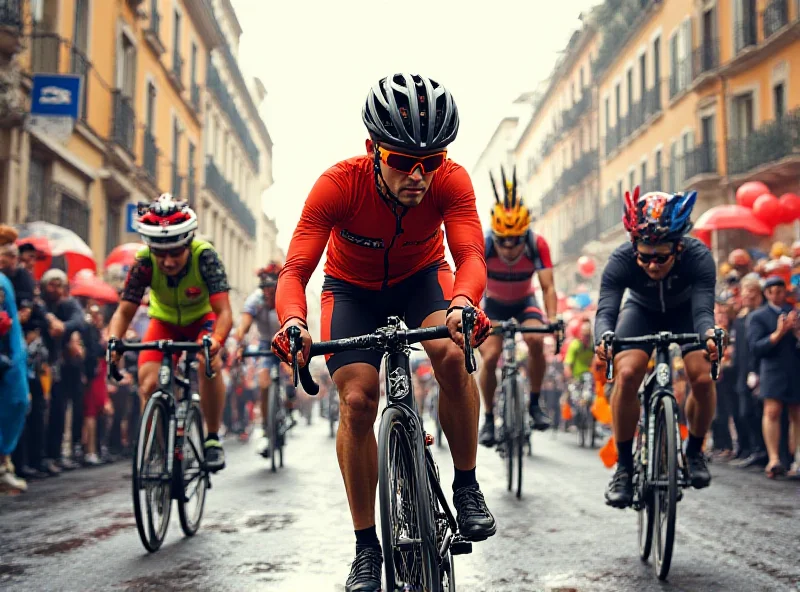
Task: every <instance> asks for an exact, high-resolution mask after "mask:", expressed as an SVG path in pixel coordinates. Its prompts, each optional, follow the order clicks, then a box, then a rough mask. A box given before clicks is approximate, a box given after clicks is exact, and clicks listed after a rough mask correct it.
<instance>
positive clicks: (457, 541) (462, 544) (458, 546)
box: [450, 534, 472, 555]
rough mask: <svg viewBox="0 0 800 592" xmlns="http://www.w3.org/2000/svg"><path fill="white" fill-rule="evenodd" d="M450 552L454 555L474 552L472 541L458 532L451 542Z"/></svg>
mask: <svg viewBox="0 0 800 592" xmlns="http://www.w3.org/2000/svg"><path fill="white" fill-rule="evenodd" d="M450 553H452V554H453V555H469V554H470V553H472V543H471V542H469V541H468V540H466V539H464V538H463V537H462V536H461V535H460V534H457V535H455V536H454V537H453V540H452V541H451V542H450Z"/></svg>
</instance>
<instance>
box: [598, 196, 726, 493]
mask: <svg viewBox="0 0 800 592" xmlns="http://www.w3.org/2000/svg"><path fill="white" fill-rule="evenodd" d="M696 199H697V193H696V192H694V191H691V192H689V193H685V194H684V193H675V194H672V193H663V192H652V193H647V194H645V195H643V196H641V197H639V188H638V187H637V188H636V189H635V190H634V192H633V194H631V193H626V194H625V203H624V212H623V217H622V220H623V223H624V225H625V230H627V231H628V235H629V237H630V240H629V241H627V242H625V243H624V244H622V245H620V246H619V247H618V248H617V249H616V250H615V251H614V253H613V254H612V255H611V257H610V258H609V260H608V264H607V265H606V268H605V269H604V270H603V277H602V281H601V284H600V298H599V301H598V305H597V316H596V319H595V345H596V346H597V347H596V352H597V354H598V356H599V357H600V358H601V359H602V358H604V356H605V351H604V349H603V347H602V344H601V341H602V337H603V334H604V333H606V332H607V331H613V332H614V333H615V334H616V336H617V337H621V338H626V337H637V336H641V335H649V334H652V333H657V332H659V331H671V332H673V333H700V334H701V335H707V336H710V338H709V340H708V342H707V345H708V352H706V351H705V348H703V347H702V346H700V347H686V348H684V350H683V355H684V364H685V368H686V372H687V374H688V376H689V380H690V381H691V383H692V392H691V395H690V397H689V398H688V400H687V404H686V415H687V419H688V423H689V438H688V441H687V446H686V459H687V464H688V469H689V474H690V477H691V483H692V486H693V487H695V488H698V489H699V488H703V487H707V486H708V485H709V483H710V482H711V475H710V474H709V471H708V466H707V465H706V460H705V457H704V456H703V454H702V444H703V440H704V438H705V435H706V432H707V431H708V429H709V427H710V425H711V420H712V419H713V417H714V410H715V408H716V392H715V390H714V384H713V382H712V380H711V378H710V370H711V368H710V361H711V360H715V359H717V356H718V352H717V351H716V346H715V345H714V341H713V339H711V337H713V335H714V286H715V283H716V267H715V265H714V259H713V257H712V256H711V252H710V251H709V249H708V248H707V247H706V246H705V245H704V244H703V243H702V242H700V241H699V240H697V239H695V238H692V237H688V236H686V235H687V234H688V233H689V231H690V230H691V229H692V222H691V214H692V208H693V207H694V204H695V200H696ZM625 290H628V291H629V296H628V299H627V300H626V302H625V305H624V306H623V308H622V310H621V311H620V304H621V303H622V296H623V294H624V292H625ZM610 355H613V356H614V366H615V368H616V380H615V384H614V394H613V396H612V398H611V404H612V411H613V417H614V422H613V429H614V440H615V441H616V444H617V452H618V453H619V459H618V463H617V469H616V472H615V473H614V476H613V478H612V479H611V483H610V484H609V486H608V488H607V489H606V492H605V497H606V503H607V504H608V505H610V506H613V507H616V508H626V507H628V506H630V505H631V502H632V498H633V483H632V476H633V438H634V432H635V431H636V424H637V421H638V420H639V399H638V396H637V395H638V391H639V386H640V385H641V383H642V380H643V378H644V376H645V372H646V371H647V363H648V361H649V360H650V356H651V355H652V348H650V347H647V346H645V345H641V346H638V345H637V346H624V347H620V348H619V351H614V352H611V353H610Z"/></svg>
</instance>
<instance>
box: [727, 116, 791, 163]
mask: <svg viewBox="0 0 800 592" xmlns="http://www.w3.org/2000/svg"><path fill="white" fill-rule="evenodd" d="M791 154H800V109H795V110H794V111H793V112H791V113H789V114H787V115H784V116H783V117H782V118H780V119H779V120H777V121H773V122H770V123H767V124H765V125H762V126H761V127H760V128H759V129H757V130H753V131H752V132H750V134H748V136H747V137H745V138H732V139H730V140H728V174H730V175H739V174H742V173H746V172H748V171H750V170H752V169H754V168H756V167H759V166H763V165H766V164H769V163H771V162H775V161H777V160H780V159H782V158H784V157H786V156H789V155H791Z"/></svg>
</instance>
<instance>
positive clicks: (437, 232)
mask: <svg viewBox="0 0 800 592" xmlns="http://www.w3.org/2000/svg"><path fill="white" fill-rule="evenodd" d="M362 118H363V120H364V123H365V125H366V126H367V129H368V131H369V136H370V137H369V139H367V141H366V149H367V154H366V155H364V156H360V157H355V158H351V159H348V160H345V161H342V162H340V163H338V164H336V165H334V166H333V167H331V168H330V169H328V171H326V172H325V173H323V175H322V176H321V177H320V178H319V180H318V181H317V183H316V184H315V185H314V187H313V188H312V190H311V193H310V194H309V196H308V198H307V200H306V203H305V207H304V209H303V213H302V216H301V218H300V222H299V223H298V225H297V228H296V229H295V232H294V235H293V236H292V241H291V244H290V245H289V252H288V256H287V259H286V263H285V264H284V267H283V270H282V272H281V275H280V278H279V280H278V290H277V309H278V317H279V319H280V322H281V325H282V327H281V331H280V332H279V333H278V335H277V336H276V337H275V339H274V340H273V349H274V350H275V352H276V353H277V354H278V355H279V356H281V357H282V358H283V359H284V360H287V361H288V360H289V353H288V341H289V340H288V338H287V336H286V332H285V331H286V329H287V328H288V327H290V326H293V325H294V326H299V327H300V328H301V330H302V334H303V344H304V349H303V352H302V353H300V354H298V357H300V358H301V359H300V360H299V361H300V363H301V364H304V363H305V360H306V359H307V355H308V351H309V349H308V348H310V346H311V336H310V335H309V334H308V331H307V325H306V299H305V287H306V284H307V283H308V280H309V278H310V276H311V274H312V273H313V271H314V269H315V268H316V267H317V264H318V263H319V260H320V257H321V256H322V252H323V250H324V249H325V247H326V245H327V247H328V257H327V261H326V263H325V282H324V285H323V293H322V330H321V334H322V335H321V336H322V339H323V340H327V339H339V338H343V337H351V336H353V335H358V334H362V333H367V332H372V331H374V330H375V329H376V328H378V327H379V326H383V325H385V324H386V319H387V317H388V316H389V315H397V316H401V317H404V318H405V321H406V323H407V324H408V326H409V327H420V326H421V327H429V326H435V325H442V324H447V326H448V327H449V328H450V333H451V337H452V341H449V340H437V341H429V342H426V343H423V346H424V348H425V350H426V352H427V354H428V357H429V358H430V360H431V363H432V366H433V369H434V372H435V374H436V379H437V380H438V382H439V384H440V387H441V388H440V392H441V397H440V401H441V405H440V411H439V413H440V417H441V423H442V427H443V429H444V432H445V433H446V435H447V439H448V441H449V443H450V449H451V452H452V456H453V463H454V465H455V480H454V483H453V491H454V496H453V497H454V505H455V506H456V508H457V510H458V523H459V528H460V531H461V533H462V534H463V535H464V536H465V537H467V538H469V539H471V540H475V541H477V540H484V539H486V538H488V537H489V536H492V535H493V534H494V533H495V531H496V526H495V520H494V517H493V516H492V514H491V513H490V512H489V510H488V508H487V507H486V503H485V501H484V499H483V495H482V494H481V491H480V488H479V487H478V482H477V480H476V478H475V465H476V454H477V445H478V413H479V401H478V389H477V387H476V384H475V381H474V380H473V378H472V377H470V376H469V375H468V374H467V372H466V370H465V368H464V354H463V353H462V351H461V349H460V346H461V345H462V344H463V337H462V336H461V334H460V333H458V331H457V329H458V326H459V324H460V322H461V309H462V308H463V306H465V305H467V304H477V303H478V302H479V301H480V298H481V295H482V293H483V290H484V288H485V284H486V265H485V263H484V257H483V236H482V232H481V224H480V220H479V218H478V213H477V211H476V208H475V194H474V192H473V189H472V183H471V181H470V179H469V175H468V174H467V172H466V171H465V170H464V169H463V168H462V167H461V166H459V165H457V164H455V163H454V162H452V161H450V160H447V151H446V147H447V146H448V145H449V144H450V143H451V142H452V141H453V140H454V139H455V137H456V133H457V132H458V110H457V108H456V105H455V102H454V101H453V98H452V96H451V95H450V93H449V92H448V91H447V90H446V89H445V88H444V87H443V86H441V85H440V84H438V83H437V82H435V81H433V80H430V79H428V78H426V77H424V76H417V75H409V74H395V75H393V76H390V77H388V78H384V79H382V80H381V81H379V82H378V83H377V84H376V85H374V86H373V87H372V89H371V90H370V92H369V96H368V97H367V101H366V105H365V106H364V109H363V112H362ZM443 223H444V233H446V234H447V241H448V244H449V246H450V250H451V252H452V254H453V258H454V260H455V263H456V272H455V276H454V274H453V272H452V270H451V269H450V267H449V265H448V264H447V263H446V261H445V258H444V233H443V232H442V229H441V227H442V224H443ZM488 330H489V322H488V319H487V318H486V316H485V315H483V314H482V313H480V314H479V318H478V323H477V324H476V330H475V332H474V333H473V335H472V336H470V338H471V339H472V340H473V341H474V342H475V343H476V344H477V343H480V342H481V341H482V340H483V339H484V338H485V337H486V334H488ZM380 361H381V355H380V354H379V353H376V352H369V351H367V352H365V351H352V352H345V353H339V354H335V355H333V356H331V357H329V359H328V361H327V363H328V370H329V372H330V374H331V376H332V377H333V380H334V382H335V383H336V386H337V388H338V391H339V396H340V401H341V406H340V413H341V416H340V424H339V433H338V437H337V439H336V451H337V454H338V457H339V465H340V468H341V471H342V476H343V478H344V482H345V489H346V490H347V496H348V501H349V503H350V512H351V514H352V518H353V525H354V528H355V535H356V558H355V560H354V561H353V564H352V567H351V571H350V575H349V577H348V579H347V584H346V587H345V590H347V591H348V592H350V591H353V592H355V591H359V592H371V591H377V590H380V589H381V567H382V555H381V548H380V544H379V542H378V537H377V533H376V530H375V490H376V487H377V481H378V470H377V443H376V440H375V434H374V431H373V424H374V422H375V418H376V416H377V410H378V401H379V379H378V368H379V365H380ZM388 552H391V550H388Z"/></svg>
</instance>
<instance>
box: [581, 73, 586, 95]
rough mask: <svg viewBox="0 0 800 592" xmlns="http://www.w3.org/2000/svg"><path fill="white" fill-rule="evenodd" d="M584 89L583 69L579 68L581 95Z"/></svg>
mask: <svg viewBox="0 0 800 592" xmlns="http://www.w3.org/2000/svg"><path fill="white" fill-rule="evenodd" d="M584 88H586V84H584V81H583V67H581V93H583V89H584Z"/></svg>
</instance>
